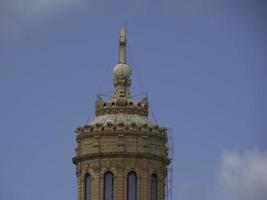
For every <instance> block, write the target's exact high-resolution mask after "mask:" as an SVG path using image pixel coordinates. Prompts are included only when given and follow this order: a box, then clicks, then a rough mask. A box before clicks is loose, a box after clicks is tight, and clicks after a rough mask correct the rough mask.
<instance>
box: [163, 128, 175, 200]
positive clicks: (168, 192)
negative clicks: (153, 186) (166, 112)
mask: <svg viewBox="0 0 267 200" xmlns="http://www.w3.org/2000/svg"><path fill="white" fill-rule="evenodd" d="M167 148H168V158H169V159H170V164H169V165H168V167H167V176H166V185H165V191H166V192H165V200H173V193H172V192H173V191H172V187H173V182H172V176H173V158H174V146H173V134H172V129H171V128H168V142H167Z"/></svg>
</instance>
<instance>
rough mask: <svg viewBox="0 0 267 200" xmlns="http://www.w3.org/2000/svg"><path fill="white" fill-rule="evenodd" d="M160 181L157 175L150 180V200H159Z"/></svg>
mask: <svg viewBox="0 0 267 200" xmlns="http://www.w3.org/2000/svg"><path fill="white" fill-rule="evenodd" d="M157 196H158V180H157V175H156V174H153V175H152V176H151V178H150V200H157V199H158V197H157Z"/></svg>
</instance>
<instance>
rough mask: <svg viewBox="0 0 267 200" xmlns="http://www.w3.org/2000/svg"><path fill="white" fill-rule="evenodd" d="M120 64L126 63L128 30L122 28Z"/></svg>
mask: <svg viewBox="0 0 267 200" xmlns="http://www.w3.org/2000/svg"><path fill="white" fill-rule="evenodd" d="M119 48H120V49H119V63H124V64H125V63H126V29H125V28H124V27H121V32H120V47H119Z"/></svg>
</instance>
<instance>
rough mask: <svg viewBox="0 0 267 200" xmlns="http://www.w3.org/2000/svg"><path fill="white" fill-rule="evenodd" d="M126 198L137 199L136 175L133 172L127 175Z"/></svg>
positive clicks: (128, 199) (129, 199)
mask: <svg viewBox="0 0 267 200" xmlns="http://www.w3.org/2000/svg"><path fill="white" fill-rule="evenodd" d="M127 200H137V176H136V173H135V172H129V173H128V175H127Z"/></svg>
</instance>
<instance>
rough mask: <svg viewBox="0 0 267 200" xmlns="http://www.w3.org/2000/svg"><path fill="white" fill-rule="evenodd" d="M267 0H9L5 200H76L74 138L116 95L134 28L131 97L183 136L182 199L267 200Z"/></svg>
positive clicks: (3, 51)
mask: <svg viewBox="0 0 267 200" xmlns="http://www.w3.org/2000/svg"><path fill="white" fill-rule="evenodd" d="M266 9H267V3H266V2H265V1H263V0H232V1H230V0H229V1H227V0H187V1H185V0H181V1H175V0H165V1H163V0H154V1H152V0H142V1H141V0H135V1H125V0H120V1H118V0H114V1H104V0H98V1H96V0H91V1H85V0H57V1H55V0H24V1H23V3H22V1H19V0H1V2H0V92H1V98H0V122H1V124H0V125H1V126H0V127H1V135H0V156H1V159H2V162H1V165H0V199H5V200H17V199H20V200H31V199H38V200H47V199H65V200H73V199H75V198H76V177H75V166H74V165H73V164H72V163H71V158H72V157H73V156H74V148H75V133H74V130H75V129H76V128H77V127H78V126H82V125H84V124H85V123H87V122H88V121H89V120H91V119H92V118H93V116H94V101H95V98H96V95H97V94H99V93H111V91H112V89H113V88H112V87H113V86H112V69H113V67H114V66H115V64H116V63H117V62H118V52H117V50H118V34H119V28H120V26H121V25H124V24H126V26H127V31H128V44H129V45H128V63H129V64H130V65H131V66H132V68H133V93H134V94H141V93H144V92H148V94H149V99H150V104H151V107H152V110H153V113H154V115H155V118H156V120H157V121H158V123H159V124H160V125H161V126H166V127H170V129H171V130H172V134H173V136H174V149H175V152H174V175H173V196H174V200H178V199H186V200H195V199H201V200H211V199H213V200H240V199H242V200H251V199H253V200H266V199H267V192H266V191H267V170H266V169H267V136H266V133H267V103H266V102H267V79H266V77H267V58H266V55H267V37H266V35H267V12H266Z"/></svg>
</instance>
